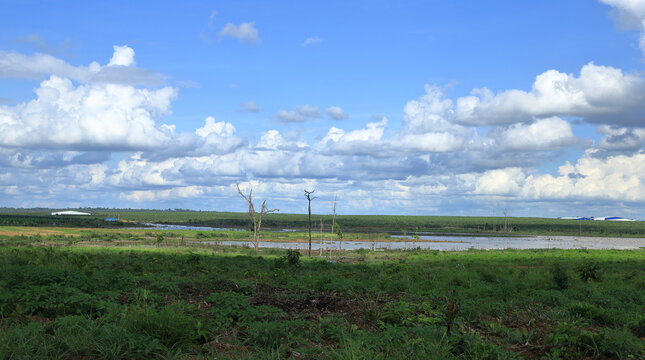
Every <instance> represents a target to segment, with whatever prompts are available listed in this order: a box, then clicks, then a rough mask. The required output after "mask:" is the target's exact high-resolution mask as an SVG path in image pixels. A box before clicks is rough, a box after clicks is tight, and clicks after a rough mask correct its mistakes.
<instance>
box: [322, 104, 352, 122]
mask: <svg viewBox="0 0 645 360" xmlns="http://www.w3.org/2000/svg"><path fill="white" fill-rule="evenodd" d="M326 112H327V115H329V117H330V118H332V119H334V120H344V119H347V118H348V117H349V115H347V113H345V111H344V110H343V109H342V108H341V107H340V106H332V107H329V108H327V111H326Z"/></svg>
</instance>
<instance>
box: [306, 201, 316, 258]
mask: <svg viewBox="0 0 645 360" xmlns="http://www.w3.org/2000/svg"><path fill="white" fill-rule="evenodd" d="M314 191H316V190H315V189H314V190H311V191H307V189H305V197H306V198H307V201H308V202H309V257H311V200H313V199H315V198H316V197H315V196H314V197H311V194H313V193H314Z"/></svg>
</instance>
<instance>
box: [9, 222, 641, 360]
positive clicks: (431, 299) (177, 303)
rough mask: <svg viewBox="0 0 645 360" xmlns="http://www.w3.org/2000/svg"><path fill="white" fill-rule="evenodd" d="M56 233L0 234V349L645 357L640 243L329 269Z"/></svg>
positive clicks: (318, 263) (359, 257)
mask: <svg viewBox="0 0 645 360" xmlns="http://www.w3.org/2000/svg"><path fill="white" fill-rule="evenodd" d="M65 231H69V232H71V233H69V234H68V236H67V237H63V236H61V235H49V236H43V235H41V236H13V237H10V236H0V244H2V245H0V288H2V289H3V292H1V293H0V319H1V320H0V329H1V331H0V358H3V359H4V358H14V359H49V358H66V359H81V358H85V359H98V358H100V359H123V358H172V359H200V358H205V359H212V358H217V359H282V358H284V359H286V358H291V359H430V358H431V359H443V358H445V359H453V358H461V359H477V358H479V359H484V358H487V359H491V358H492V359H510V358H517V359H520V358H526V359H539V358H545V359H580V358H590V359H591V358H598V359H601V358H616V359H627V358H641V359H642V358H645V346H644V344H645V342H644V340H645V315H644V314H643V312H644V310H645V309H644V306H645V250H634V251H589V250H523V251H514V250H502V251H473V250H471V251H464V252H441V251H388V252H370V251H366V250H359V251H353V252H343V253H341V254H340V255H341V256H340V258H334V262H330V261H329V259H326V258H311V259H310V258H303V257H301V256H300V254H299V253H296V252H290V251H285V250H275V249H260V252H259V253H257V254H256V253H255V252H254V251H253V250H251V249H247V248H239V247H222V246H214V247H209V248H199V247H190V248H188V247H186V246H181V244H179V243H176V242H171V243H169V242H166V241H164V243H163V244H162V247H160V248H159V247H155V246H153V245H152V244H153V243H154V241H153V239H147V238H145V230H101V231H100V232H98V231H95V230H89V231H94V232H95V233H97V234H109V233H110V232H117V231H120V232H121V235H120V238H119V240H112V241H110V240H109V239H104V238H102V237H100V236H97V237H95V238H94V239H92V238H90V239H89V240H82V241H77V240H78V239H79V238H82V236H83V235H79V234H84V232H86V231H88V230H82V229H79V230H77V231H78V233H73V231H72V230H65ZM142 231H143V235H144V239H140V240H131V241H130V242H129V243H128V242H127V240H126V238H127V236H124V235H123V234H126V233H134V234H139V233H141V232H142ZM178 233H181V232H178ZM72 235H75V236H72ZM101 236H105V235H101ZM134 236H139V235H133V237H134ZM52 245H60V246H52ZM110 245H120V246H110ZM124 246H133V247H127V248H126V247H124Z"/></svg>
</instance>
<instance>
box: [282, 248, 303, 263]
mask: <svg viewBox="0 0 645 360" xmlns="http://www.w3.org/2000/svg"><path fill="white" fill-rule="evenodd" d="M285 258H286V261H287V264H289V265H291V266H300V251H298V250H291V249H290V250H287V255H285Z"/></svg>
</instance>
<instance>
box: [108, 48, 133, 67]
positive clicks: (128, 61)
mask: <svg viewBox="0 0 645 360" xmlns="http://www.w3.org/2000/svg"><path fill="white" fill-rule="evenodd" d="M135 64H136V62H135V61H134V50H132V48H131V47H128V46H127V45H124V46H118V45H114V54H112V58H111V59H110V62H109V63H108V66H134V65H135Z"/></svg>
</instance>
